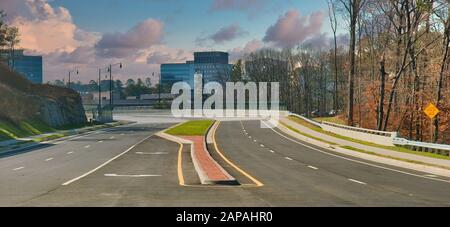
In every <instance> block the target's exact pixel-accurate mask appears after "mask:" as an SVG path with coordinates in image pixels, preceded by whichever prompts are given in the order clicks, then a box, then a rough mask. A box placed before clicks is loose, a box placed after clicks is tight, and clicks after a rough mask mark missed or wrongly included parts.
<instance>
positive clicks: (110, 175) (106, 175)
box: [105, 174, 161, 178]
mask: <svg viewBox="0 0 450 227" xmlns="http://www.w3.org/2000/svg"><path fill="white" fill-rule="evenodd" d="M105 177H132V178H138V177H161V175H149V174H148V175H147V174H140V175H120V174H105Z"/></svg>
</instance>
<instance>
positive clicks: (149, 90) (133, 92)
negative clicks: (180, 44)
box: [52, 78, 170, 99]
mask: <svg viewBox="0 0 450 227" xmlns="http://www.w3.org/2000/svg"><path fill="white" fill-rule="evenodd" d="M52 84H53V85H56V86H60V87H69V84H68V83H66V82H65V81H63V80H55V81H54V82H52ZM70 87H71V88H72V89H74V90H76V91H78V92H80V93H89V92H98V90H99V82H98V81H95V80H91V81H89V83H82V82H80V81H78V82H71V83H70ZM112 89H113V91H114V93H115V94H119V95H120V98H122V99H124V98H126V97H129V96H134V97H140V96H141V95H144V94H157V93H158V92H160V91H161V93H167V92H169V93H170V90H168V89H167V88H163V87H161V90H160V89H159V83H158V84H155V85H153V84H152V82H151V79H150V78H145V79H144V80H143V79H141V78H138V79H136V80H134V79H128V80H127V81H126V82H125V83H124V82H122V81H121V80H114V81H113V82H112ZM100 90H101V91H102V92H106V91H109V90H110V80H102V81H100Z"/></svg>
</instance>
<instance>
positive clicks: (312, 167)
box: [308, 166, 319, 170]
mask: <svg viewBox="0 0 450 227" xmlns="http://www.w3.org/2000/svg"><path fill="white" fill-rule="evenodd" d="M308 168H310V169H313V170H318V169H319V168H317V167H314V166H308Z"/></svg>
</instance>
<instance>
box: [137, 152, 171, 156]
mask: <svg viewBox="0 0 450 227" xmlns="http://www.w3.org/2000/svg"><path fill="white" fill-rule="evenodd" d="M136 154H139V155H166V154H169V153H168V152H136Z"/></svg>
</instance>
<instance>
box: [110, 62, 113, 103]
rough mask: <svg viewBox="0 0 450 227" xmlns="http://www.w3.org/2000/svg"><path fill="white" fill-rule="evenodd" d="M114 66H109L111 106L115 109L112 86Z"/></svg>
mask: <svg viewBox="0 0 450 227" xmlns="http://www.w3.org/2000/svg"><path fill="white" fill-rule="evenodd" d="M112 83H113V81H112V65H109V105H110V106H111V110H112V108H113V91H112V89H113V85H112Z"/></svg>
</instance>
